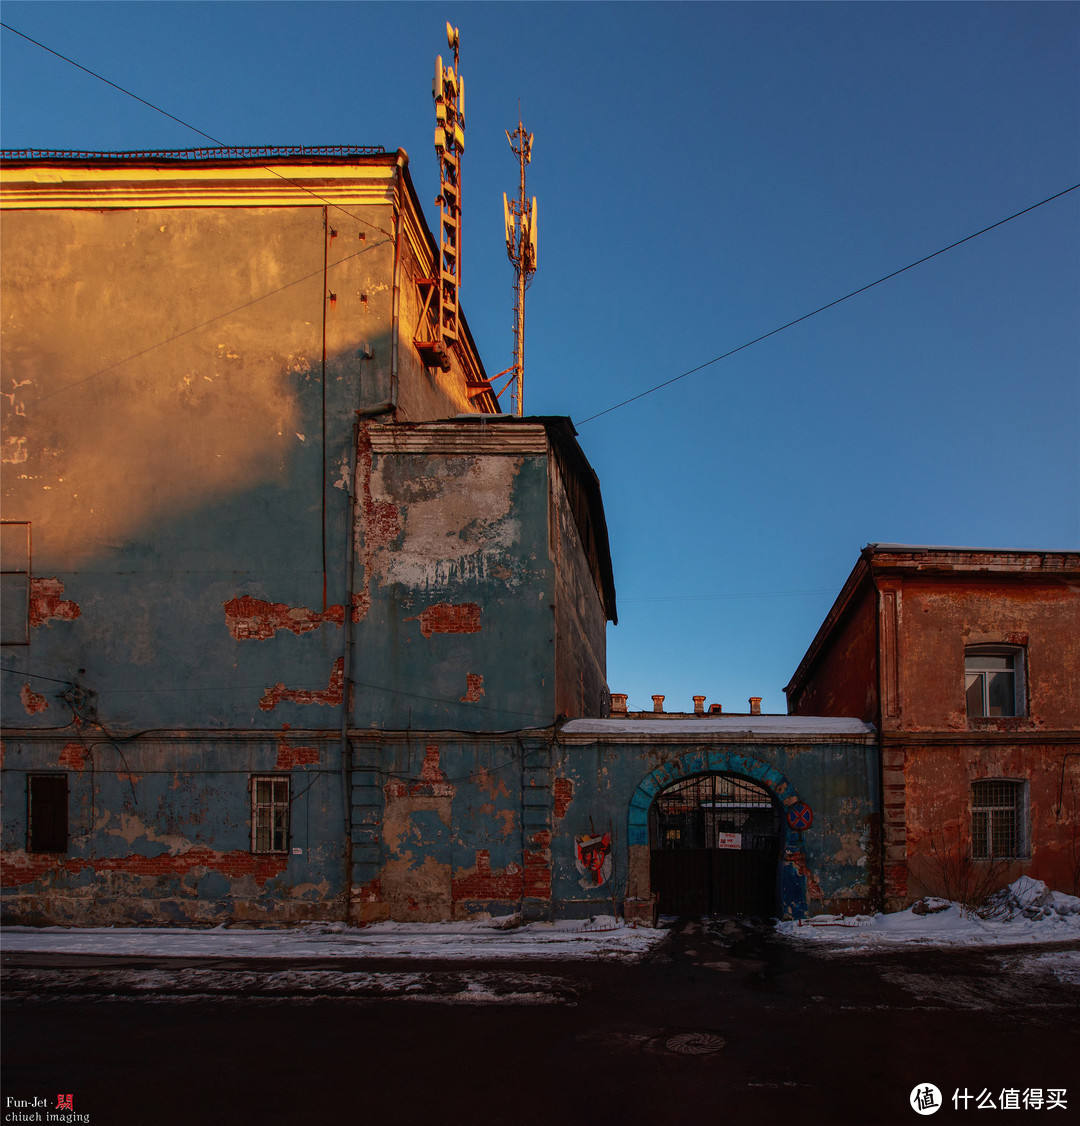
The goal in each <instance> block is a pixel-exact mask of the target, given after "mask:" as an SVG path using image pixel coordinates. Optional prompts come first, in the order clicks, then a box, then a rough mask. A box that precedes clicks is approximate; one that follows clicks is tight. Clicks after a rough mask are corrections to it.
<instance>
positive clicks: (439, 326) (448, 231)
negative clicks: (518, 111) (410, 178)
mask: <svg viewBox="0 0 1080 1126" xmlns="http://www.w3.org/2000/svg"><path fill="white" fill-rule="evenodd" d="M446 42H447V44H448V45H449V47H450V49H451V50H452V51H453V52H454V63H453V66H443V60H442V55H438V56H436V59H435V78H434V81H433V82H432V85H431V95H432V97H433V98H434V99H435V154H436V156H438V158H439V194H438V196H437V197H436V199H435V202H436V203H437V204H438V205H439V265H438V277H436V278H434V279H429V280H428V281H427V282H426V284H427V287H428V294H427V298H426V300H425V303H424V315H426V313H427V310H428V308H429V307H431V303H432V298H433V297H434V299H435V307H436V324H435V326H434V328H435V332H434V334H433V335H434V339H433V340H430V341H424V342H419V343H418V344H417V347H418V348H419V349H420V354H421V356H422V357H423V358H424V361H425V362H426V363H428V364H429V365H438V366H439V367H440V368H442V370H443V371H449V370H450V355H449V350H450V348H451V347H452V346H453V345H454V344H455V343H456V342H457V340H458V335H459V328H458V317H459V311H460V305H459V300H458V288H459V286H460V285H461V154H462V153H463V152H464V151H465V80H464V79H463V78H462V77H461V74H460V73H459V72H458V46H459V43H460V35H459V33H458V29H457V28H456V27H453V26H452V25H451V24H449V23H448V24H447V25H446ZM432 282H434V285H432ZM432 289H434V291H435V293H434V294H432V292H431V290H432Z"/></svg>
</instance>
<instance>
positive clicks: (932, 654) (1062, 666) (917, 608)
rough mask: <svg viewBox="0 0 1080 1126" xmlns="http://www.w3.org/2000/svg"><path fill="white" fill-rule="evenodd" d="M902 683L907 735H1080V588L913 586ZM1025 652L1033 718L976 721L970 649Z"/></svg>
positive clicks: (903, 637) (903, 634)
mask: <svg viewBox="0 0 1080 1126" xmlns="http://www.w3.org/2000/svg"><path fill="white" fill-rule="evenodd" d="M902 614H903V620H902V625H901V629H900V646H899V654H900V657H899V678H900V692H901V702H902V709H903V710H902V715H901V717H900V718H899V720H898V722H896V723H895V724H886V726H887V727H895V728H896V729H897V730H902V731H963V730H967V729H969V728H970V727H977V728H979V729H984V728H985V729H987V730H990V729H993V730H997V731H1036V730H1040V729H1042V730H1063V729H1068V728H1077V727H1080V587H1070V586H1069V585H1068V584H1067V583H1054V584H1047V583H1045V582H1044V581H1040V580H1039V579H1038V578H1037V577H1033V578H1032V580H1031V581H1029V582H1026V583H1025V582H1017V581H1012V582H993V581H987V580H983V581H979V582H976V583H972V582H970V581H967V582H963V581H958V580H954V581H950V580H949V579H947V578H942V579H939V580H937V581H934V582H929V583H924V582H919V581H918V580H910V579H909V580H907V581H905V582H904V584H903V589H902ZM981 644H1008V645H1018V646H1022V647H1023V648H1024V651H1025V656H1026V669H1025V670H1024V671H1025V673H1026V676H1025V679H1026V696H1027V699H1026V708H1025V711H1026V713H1027V714H1026V715H1024V716H1016V717H1011V718H1009V719H1006V720H999V721H997V722H994V721H989V720H980V721H977V722H976V721H970V720H969V719H968V716H967V707H966V701H965V696H964V647H965V646H968V645H981Z"/></svg>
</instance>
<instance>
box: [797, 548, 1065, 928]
mask: <svg viewBox="0 0 1080 1126" xmlns="http://www.w3.org/2000/svg"><path fill="white" fill-rule="evenodd" d="M785 691H786V693H787V698H788V711H789V712H790V713H791V714H793V715H818V716H858V717H860V718H862V719H864V720H867V721H869V722H872V723H874V724H876V726H877V728H878V731H879V732H880V739H881V788H882V804H881V808H882V811H883V813H882V820H883V824H882V841H883V848H882V855H881V864H880V872H879V880H880V884H881V888H882V891H883V900H884V903H885V906H886V908H889V909H893V908H897V907H902V906H905V905H906V904H908V903H910V902H911V901H912V900H914V899H918V898H919V897H921V896H923V895H945V896H948V897H949V898H953V899H963V898H965V897H968V898H972V899H974V898H978V896H979V895H980V894H981V893H985V891H987V890H989V889H991V888H996V887H999V886H1004V885H1005V884H1006V883H1008V882H1010V881H1012V880H1014V879H1016V878H1017V876H1019V875H1029V876H1032V877H1033V878H1035V879H1040V880H1044V881H1045V882H1046V883H1047V884H1048V885H1049V886H1050V887H1052V888H1055V889H1058V890H1062V891H1067V892H1070V893H1072V894H1077V893H1078V891H1080V552H1061V551H1047V552H1020V551H984V550H971V549H967V548H947V547H908V546H903V545H898V544H870V545H869V546H868V547H866V548H865V549H864V550H863V552H862V555H861V556H860V558H859V561H858V563H857V564H856V565H855V568H854V570H853V571H852V572H851V575H850V576H849V578H848V580H847V582H846V583H845V584H844V587H843V589H842V590H841V592H840V595H839V596H838V598H837V599H836V602H835V603H834V604H833V607H832V609H831V610H830V611H829V614H828V616H827V617H826V619H825V621H824V623H823V624H822V626H821V628H820V629H819V630H818V633H817V636H816V637H815V638H814V641H813V643H812V644H811V646H810V648H809V650H808V651H807V653H806V655H805V656H804V657H803V659H802V662H801V663H800V665H799V667H798V669H797V670H796V672H795V675H794V676H793V677H792V679H791V683H790V684H788V686H787V688H786V689H785Z"/></svg>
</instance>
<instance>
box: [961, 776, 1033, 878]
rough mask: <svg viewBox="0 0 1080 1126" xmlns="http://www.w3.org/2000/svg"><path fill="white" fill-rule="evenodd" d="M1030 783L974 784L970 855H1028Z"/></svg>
mask: <svg viewBox="0 0 1080 1126" xmlns="http://www.w3.org/2000/svg"><path fill="white" fill-rule="evenodd" d="M1026 806H1027V784H1026V783H1024V782H1012V781H1003V780H994V781H989V782H972V784H971V855H972V856H973V857H975V858H976V859H979V860H991V859H1013V858H1015V857H1018V856H1026V855H1027V809H1026Z"/></svg>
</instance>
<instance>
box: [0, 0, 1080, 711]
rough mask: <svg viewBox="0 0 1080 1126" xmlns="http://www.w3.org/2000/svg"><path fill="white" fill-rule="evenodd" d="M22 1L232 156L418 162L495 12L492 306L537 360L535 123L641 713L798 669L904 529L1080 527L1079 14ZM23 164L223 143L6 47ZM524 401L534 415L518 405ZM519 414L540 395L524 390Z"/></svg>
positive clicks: (475, 247) (466, 234)
mask: <svg viewBox="0 0 1080 1126" xmlns="http://www.w3.org/2000/svg"><path fill="white" fill-rule="evenodd" d="M0 18H2V19H3V21H4V22H5V23H7V24H10V25H11V26H12V27H14V28H16V29H18V30H19V31H21V32H23V33H25V34H26V35H29V36H32V37H33V38H35V39H38V40H40V41H41V42H42V43H44V44H46V45H47V46H48V47H50V48H52V49H53V50H55V51H58V52H60V53H61V54H63V55H66V56H68V57H69V58H71V59H73V60H75V61H76V62H78V63H80V64H82V65H83V66H85V67H87V68H89V69H91V70H94V71H96V72H97V73H98V74H101V75H103V76H104V77H106V78H108V79H109V80H110V81H112V82H114V83H116V84H117V85H119V86H123V87H124V88H126V89H127V90H130V91H132V92H133V93H135V94H137V95H138V96H139V97H141V98H143V99H145V100H146V101H148V102H151V103H153V104H154V105H155V106H158V107H160V108H161V109H163V110H166V111H167V112H168V113H170V114H173V115H175V116H176V117H178V118H181V119H182V120H183V121H185V122H188V123H190V124H191V125H194V126H196V127H197V128H198V129H200V130H202V131H203V132H205V133H207V134H210V135H211V136H212V137H214V138H216V139H217V140H220V141H223V142H225V143H227V144H230V145H258V144H376V145H383V146H384V147H386V148H387V149H388V150H391V151H392V150H394V149H397V148H404V149H405V150H406V151H407V152H408V154H409V157H410V171H411V173H412V176H413V179H414V182H415V184H416V186H417V190H418V193H419V195H420V198H421V201H422V203H423V204H424V206H425V208H426V210H427V214H428V219H429V222H430V223H432V224H434V221H435V216H436V209H435V207H434V203H433V200H434V197H435V195H436V192H437V166H436V162H435V156H434V152H433V149H432V144H431V138H432V133H433V129H434V114H433V109H432V102H431V72H432V69H433V62H434V58H435V55H436V54H439V53H441V54H443V55H444V56H445V55H448V54H449V52H448V51H447V49H446V40H445V37H444V26H445V22H446V21H447V20H450V21H451V22H452V23H454V24H455V25H456V26H457V27H459V28H460V32H461V72H462V74H463V75H464V77H465V82H466V104H465V111H466V114H465V116H466V134H467V136H466V151H465V162H464V165H463V171H462V185H463V222H464V226H463V266H462V288H461V299H462V306H463V308H464V311H465V315H466V318H467V319H468V321H469V325H470V327H471V329H472V331H473V335H474V336H475V337H476V340H477V343H478V345H479V347H480V352H481V355H482V357H483V360H484V363H485V365H486V367H487V370H488V373H489V375H494V374H496V373H497V372H500V371H502V370H503V369H504V368H507V367H509V366H510V364H511V363H512V359H513V337H512V331H511V330H512V321H513V318H512V308H513V305H512V302H513V289H512V287H513V274H512V270H511V266H510V264H509V262H508V261H507V258H506V252H505V246H504V244H503V233H502V199H501V197H502V193H503V191H507V192H508V193H510V194H512V193H513V192H514V190H515V188H516V185H517V164H516V159H515V158H514V156H513V154H512V153H511V151H510V147H509V145H508V143H507V140H506V136H505V132H504V131H505V130H511V131H512V130H513V129H514V128H515V127H516V125H517V121H518V107H519V105H520V111H521V116H522V119H523V121H524V123H525V127H526V129H528V130H529V131H531V132H533V133H534V134H535V142H534V148H533V162H532V164H531V166H530V168H529V179H528V187H529V192H530V194H533V195H536V196H537V197H538V200H539V209H538V210H539V236H540V238H539V269H538V272H537V274H536V276H535V279H534V281H533V284H532V287H531V289H530V291H529V295H528V303H527V314H526V366H525V373H526V374H525V409H526V413H530V414H562V415H569V416H570V417H571V418H573V419H574V420H575V422H576V423H578V424H579V432H580V441H581V444H582V446H583V448H584V450H585V452H586V454H587V456H588V457H589V459H590V460H591V461H592V464H593V466H594V467H595V469H596V471H597V473H598V475H599V477H600V481H601V484H602V486H603V489H604V500H605V505H606V510H607V520H608V526H609V531H610V534H611V545H612V553H613V557H614V565H615V580H616V586H617V589H618V595H619V625H618V626H617V627H614V628H611V629H610V630H609V638H608V680H609V684H610V686H611V688H612V690H613V691H622V692H627V693H629V695H630V705H631V707H636V708H647V707H651V700H650V696H651V695H652V694H653V693H664V694H665V695H666V696H667V703H666V707H667V708H668V709H669V710H689V709H690V708H691V707H692V702H691V696H693V695H694V694H699V695H705V696H706V697H707V699H708V702H709V703H713V702H719V703H721V704H723V706H724V709H725V711H741V710H746V707H747V698H748V697H749V696H751V695H754V696H762V697H763V699H764V703H763V708H764V710H766V711H773V712H783V711H784V710H785V702H784V697H783V691H782V689H783V686H784V685H785V684H786V683H787V680H788V679H789V678H790V676H791V674H792V673H793V672H794V670H795V667H796V666H797V664H798V662H799V659H800V658H801V656H802V654H803V653H804V652H805V650H806V648H807V646H808V645H809V643H810V641H811V640H812V638H813V636H814V633H815V632H816V630H817V627H818V626H819V624H820V623H821V621H822V619H823V617H824V616H825V614H826V612H827V611H828V609H829V606H830V605H831V603H832V600H833V598H834V597H835V595H836V593H837V592H838V591H839V589H840V586H841V584H842V583H843V581H844V579H845V578H846V576H847V574H848V572H849V571H850V569H851V567H852V566H853V565H854V563H855V561H856V558H857V556H858V552H859V550H860V549H861V548H862V547H863V546H864V545H865V544H866V543H868V542H874V541H883V542H902V543H913V544H948V545H958V546H975V547H998V548H1035V549H1053V548H1058V549H1060V548H1073V549H1075V548H1077V546H1078V544H1080V328H1078V322H1080V317H1078V310H1080V191H1075V192H1071V193H1070V194H1068V195H1066V196H1064V197H1062V198H1060V199H1057V200H1055V201H1054V202H1051V203H1048V204H1046V205H1045V206H1043V207H1039V208H1037V209H1036V210H1034V211H1032V212H1031V213H1030V214H1027V215H1024V216H1022V217H1021V218H1018V219H1016V220H1014V221H1012V222H1010V223H1007V224H1005V225H1004V226H1002V227H999V228H997V229H996V230H993V231H991V232H990V233H988V234H985V235H982V236H981V237H979V238H977V239H974V240H972V241H970V242H967V243H965V244H964V245H963V246H961V247H959V248H957V249H955V250H952V251H950V252H949V253H947V254H944V255H941V256H940V257H937V258H935V259H933V260H932V261H931V262H928V263H926V264H924V265H921V266H918V267H917V268H915V269H912V270H909V271H907V272H906V273H904V274H902V275H901V276H900V277H897V278H894V279H892V280H891V281H888V282H885V283H884V284H882V285H880V286H877V287H875V288H873V289H871V290H870V291H868V292H866V293H862V294H860V295H858V296H856V297H853V298H852V299H851V300H849V301H845V302H844V303H843V304H841V305H839V306H837V307H835V308H832V309H829V310H827V311H825V312H822V313H820V314H819V315H817V316H814V317H812V318H811V319H809V320H807V321H804V322H802V323H800V324H798V325H796V326H794V327H793V328H790V329H787V330H786V331H784V332H781V333H779V334H777V335H775V336H772V337H770V338H769V339H767V340H765V341H763V342H761V343H759V344H756V345H754V346H753V347H750V348H747V349H745V350H742V351H740V352H738V353H737V354H736V355H734V356H731V357H730V358H728V359H724V360H721V361H719V362H717V363H713V364H711V365H710V366H708V367H706V368H704V369H703V370H701V371H699V372H697V373H696V374H693V375H690V376H688V377H687V378H685V379H681V380H679V381H678V382H676V383H674V384H672V385H671V386H668V387H666V388H664V389H662V390H660V391H657V392H656V393H655V394H651V395H648V396H646V397H644V398H641V399H638V400H637V401H635V402H633V403H631V404H629V405H627V406H623V407H621V408H620V409H618V410H615V411H612V412H610V413H607V414H604V415H602V416H601V417H597V418H592V419H591V421H584V420H586V419H589V418H590V416H593V415H596V414H597V413H598V412H601V411H605V410H606V409H607V408H609V407H611V406H613V405H615V404H616V403H619V402H621V401H622V400H624V399H627V398H629V397H630V396H632V395H636V394H638V393H639V392H642V391H645V390H647V389H648V388H651V387H653V386H655V385H657V384H659V383H662V382H664V381H666V380H670V379H672V378H674V377H676V376H679V375H681V374H682V373H684V372H686V371H688V370H690V369H692V368H695V367H697V366H698V365H701V364H704V363H707V362H708V361H710V360H713V359H714V358H715V357H718V356H720V355H722V354H724V353H727V352H730V351H731V350H732V349H736V348H738V347H739V346H740V345H743V344H745V343H747V342H748V341H751V340H753V339H755V338H756V337H759V336H761V335H762V334H764V333H768V332H771V331H772V330H773V329H776V328H779V327H780V326H781V325H784V324H786V323H787V322H789V321H792V320H794V319H795V318H797V317H801V316H802V315H803V314H806V313H809V312H811V311H812V310H814V309H817V308H818V307H820V306H822V305H825V304H827V303H828V302H831V301H833V300H835V299H836V298H839V297H842V296H844V295H845V294H847V293H850V292H851V291H853V290H856V289H858V288H859V287H861V286H863V285H866V284H867V283H869V282H873V281H875V280H876V279H878V278H880V277H883V276H884V275H887V274H889V273H891V272H892V271H894V270H897V269H900V268H901V267H903V266H906V265H908V264H909V263H911V262H914V261H916V260H917V259H920V258H922V257H924V256H925V255H928V254H931V253H933V252H934V251H936V250H938V249H940V248H941V247H944V246H947V245H949V244H950V243H953V242H955V241H957V240H958V239H962V238H964V237H965V236H967V235H970V234H973V233H974V232H976V231H979V230H981V229H982V228H984V227H987V226H990V225H991V224H993V223H996V222H997V221H998V220H1001V219H1004V218H1006V217H1007V216H1010V215H1012V214H1014V213H1015V212H1018V211H1021V210H1022V209H1024V208H1027V207H1029V206H1031V205H1032V204H1036V203H1039V202H1040V201H1041V200H1044V199H1046V198H1047V197H1049V196H1052V195H1054V194H1055V193H1058V192H1061V191H1063V190H1064V189H1067V188H1070V187H1072V186H1073V185H1075V184H1077V183H1078V182H1080V5H1077V4H1074V3H1047V4H1044V3H1016V4H1013V3H992V4H982V3H947V4H935V3H925V4H923V3H920V4H908V3H901V4H891V3H874V4H861V3H843V4H840V3H837V4H817V3H802V4H786V3H761V4H758V3H741V4H734V3H733V4H728V3H707V2H700V3H687V4H680V3H607V4H589V3H559V4H546V3H536V4H532V3H514V4H509V3H497V2H491V3H440V4H426V3H386V4H382V3H351V2H345V0H343V2H339V3H320V2H310V3H288V2H282V3H258V2H250V3H224V2H219V3H198V2H194V3H177V4H174V3H109V2H95V3H81V2H71V3H25V2H21V0H5V3H4V5H3V9H2V12H0ZM0 66H2V70H0V95H2V97H0V144H2V145H3V147H4V148H24V147H26V148H30V147H32V148H68V149H87V150H113V149H118V150H131V149H140V148H185V147H190V146H197V145H203V144H206V143H208V142H206V140H205V139H204V138H202V137H200V136H199V135H198V134H196V133H194V132H192V131H191V130H190V129H187V128H184V127H183V126H181V125H179V124H177V123H176V122H174V121H171V120H169V119H168V118H167V117H164V116H162V115H161V114H160V113H156V112H154V111H153V110H152V109H150V108H148V107H147V106H145V105H142V104H140V103H139V102H136V101H134V100H133V99H131V98H129V97H126V96H125V95H123V94H121V93H119V92H117V91H116V90H115V89H113V88H111V87H110V86H108V85H106V84H104V83H103V82H101V81H99V80H98V79H96V78H93V77H90V76H89V75H87V74H85V73H83V72H82V71H80V70H78V69H76V68H75V67H73V66H72V65H70V64H69V63H67V62H62V61H60V60H59V59H57V58H55V57H54V56H52V55H49V54H47V53H46V52H45V51H43V50H42V49H41V48H40V47H37V46H34V45H33V44H30V43H28V42H26V41H25V40H24V39H21V38H19V37H18V36H16V35H13V34H12V33H11V32H9V31H3V32H2V33H0ZM508 396H509V392H507V396H504V398H508ZM508 405H509V404H507V407H508Z"/></svg>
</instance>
